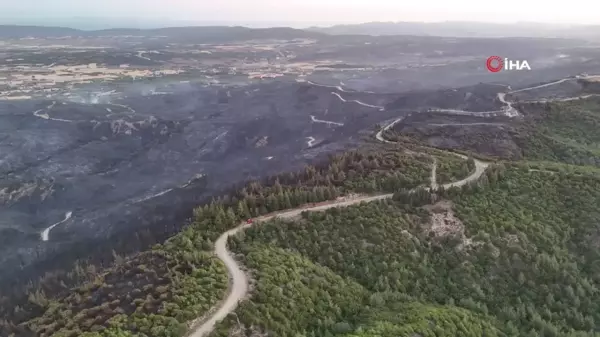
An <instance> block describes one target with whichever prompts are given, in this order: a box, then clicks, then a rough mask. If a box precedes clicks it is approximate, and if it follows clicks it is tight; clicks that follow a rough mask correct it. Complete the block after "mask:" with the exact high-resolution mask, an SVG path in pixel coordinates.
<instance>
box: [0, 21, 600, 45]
mask: <svg viewBox="0 0 600 337" xmlns="http://www.w3.org/2000/svg"><path fill="white" fill-rule="evenodd" d="M108 35H110V36H118V35H135V36H147V37H156V36H165V37H168V38H170V39H172V40H176V41H182V40H185V41H190V42H200V43H203V42H224V41H235V40H252V39H295V38H324V37H326V36H338V35H355V36H356V35H373V36H384V35H388V36H389V35H412V36H441V37H479V38H494V37H533V38H580V39H591V40H596V39H600V26H576V25H550V24H540V23H515V24H496V23H479V22H436V23H424V22H370V23H362V24H349V25H336V26H331V27H310V28H306V29H295V28H289V27H275V28H248V27H241V26H235V27H234V26H224V25H223V26H220V25H217V26H188V27H170V28H150V29H140V28H111V29H99V30H80V29H74V28H66V27H46V26H34V25H31V26H20V25H0V38H26V37H42V38H43V37H62V36H82V37H94V36H108Z"/></svg>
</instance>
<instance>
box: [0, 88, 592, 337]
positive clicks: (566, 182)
mask: <svg viewBox="0 0 600 337" xmlns="http://www.w3.org/2000/svg"><path fill="white" fill-rule="evenodd" d="M598 111H600V107H599V106H598V101H597V100H595V99H590V100H582V101H572V102H562V103H544V104H527V105H525V106H521V112H522V113H523V114H524V118H522V119H520V120H519V121H518V122H510V123H508V122H506V121H502V120H498V121H496V120H494V121H492V122H493V123H500V124H502V123H507V125H506V126H505V127H506V128H507V129H510V133H506V132H505V133H502V132H500V131H499V132H500V134H503V135H504V136H505V137H511V138H510V139H512V140H513V142H514V144H516V145H515V146H517V147H516V149H517V151H520V155H521V157H519V159H522V158H525V159H527V161H517V160H514V161H507V160H504V161H498V162H496V163H494V164H491V165H490V167H488V168H487V170H485V173H483V175H482V176H481V177H480V178H479V179H478V180H477V181H475V182H473V183H471V184H466V185H464V186H463V187H462V188H457V187H454V188H450V189H447V190H446V189H440V190H438V191H435V192H434V193H432V192H429V191H427V190H426V189H423V188H420V187H427V186H430V185H431V184H432V183H433V182H434V181H433V180H434V178H435V180H437V183H440V184H441V183H445V182H453V181H457V180H460V179H463V178H464V177H466V176H473V175H474V173H473V171H475V172H477V169H478V166H477V165H474V163H476V162H475V161H474V160H473V159H472V158H467V157H466V156H464V157H461V158H462V159H460V158H459V156H456V155H455V154H452V153H449V152H447V151H441V150H439V149H435V148H432V147H430V146H431V145H432V144H430V143H431V140H430V139H429V138H427V137H424V136H419V134H417V133H416V132H413V133H409V132H404V131H403V130H405V128H407V125H404V126H402V125H400V126H399V128H395V129H394V130H393V131H390V132H389V133H384V136H385V137H388V138H387V139H388V140H394V141H396V142H398V143H399V144H380V143H377V144H366V145H364V146H363V147H362V148H359V149H356V150H351V151H347V152H345V153H341V154H338V155H334V156H331V157H330V158H328V159H327V160H326V161H323V162H321V163H319V164H315V165H313V166H308V167H306V168H305V169H304V170H301V171H298V172H291V173H285V174H281V175H278V176H273V177H270V178H268V179H265V180H263V181H255V182H251V183H249V184H247V185H245V186H243V187H242V188H240V189H238V190H233V191H231V192H230V193H228V194H226V195H224V196H223V197H221V198H217V199H215V200H213V202H211V203H209V204H206V205H202V206H199V207H198V208H197V209H196V210H195V211H194V217H193V219H192V221H191V222H190V223H189V225H188V226H186V227H185V228H184V229H183V230H182V231H180V232H179V233H178V234H176V235H174V236H172V237H171V238H170V239H168V240H167V241H166V242H164V243H163V242H160V243H158V244H155V245H153V246H152V248H151V249H148V250H146V251H143V252H140V253H136V254H131V255H129V256H120V255H119V254H117V253H116V252H113V253H112V259H111V260H110V261H104V263H103V264H101V265H97V264H92V263H89V262H87V261H79V262H78V263H77V264H76V265H75V266H74V267H73V269H72V270H57V271H56V272H54V273H49V274H47V275H46V276H45V277H43V278H41V279H40V280H39V281H38V282H36V283H35V284H28V285H24V286H23V287H15V288H14V289H10V290H7V291H5V292H4V293H3V295H2V296H1V297H0V314H1V315H2V317H3V320H2V321H0V335H2V336H4V335H7V336H16V337H20V336H38V337H50V336H56V337H76V336H83V337H114V336H125V337H134V336H135V337H180V336H184V335H185V334H186V332H187V331H188V330H189V329H190V327H194V326H198V325H201V324H202V323H203V320H204V319H205V318H207V317H208V316H210V315H211V314H212V313H213V312H214V310H215V309H216V306H217V305H218V303H220V302H221V301H222V300H223V299H224V298H225V297H226V294H227V293H228V283H229V284H231V283H230V282H228V273H229V272H228V271H227V270H226V268H225V266H224V264H223V261H224V260H223V261H222V260H221V259H219V258H217V257H216V256H215V255H214V254H213V249H214V245H215V241H216V240H217V238H219V237H221V234H222V233H224V232H226V231H228V230H230V229H232V228H235V227H237V226H239V225H240V223H245V221H246V219H248V218H254V220H257V219H256V218H258V217H261V216H264V215H267V214H278V213H277V212H280V211H283V210H289V209H296V210H299V211H302V210H303V209H305V208H307V207H314V206H316V205H321V203H323V202H326V201H329V202H336V201H338V200H340V199H341V200H345V199H344V198H352V197H354V196H356V195H357V194H358V195H375V196H377V197H379V196H381V195H382V194H383V193H390V194H389V195H388V196H389V197H391V196H392V195H391V193H393V198H389V199H385V200H379V201H372V202H369V203H360V204H355V205H351V206H348V207H344V208H332V209H328V210H326V211H323V212H304V213H301V214H300V215H299V216H295V215H294V216H295V217H291V218H285V219H282V218H279V219H277V218H275V219H273V220H268V221H265V222H257V223H256V224H255V225H254V226H252V227H249V228H247V229H245V230H243V231H240V232H239V234H238V235H236V236H234V237H231V238H230V239H229V241H228V243H229V245H228V246H229V249H230V250H231V251H232V252H233V253H234V254H235V258H236V260H238V261H240V263H241V264H242V265H243V267H244V268H245V269H246V274H247V275H248V277H249V279H250V283H249V296H248V297H247V298H245V299H244V300H243V301H241V302H240V305H239V306H238V307H237V309H236V310H235V312H234V313H232V314H230V315H229V316H227V318H226V319H225V320H224V321H222V322H220V323H219V324H218V325H217V327H216V329H215V330H213V331H212V333H211V337H230V336H231V337H242V336H246V337H257V336H277V337H280V336H281V337H300V336H305V337H309V336H310V337H333V336H339V337H375V336H386V337H387V336H389V337H398V336H401V337H414V336H423V337H425V336H438V337H441V336H467V337H471V336H472V337H476V336H477V337H480V336H499V337H500V336H502V337H512V336H514V337H517V336H527V337H537V336H567V337H592V336H597V335H598V333H599V332H600V291H599V289H598V284H599V282H600V245H599V244H598V242H599V240H600V227H599V225H598V223H599V222H600V211H599V210H598V207H597V205H598V204H600V169H599V168H597V167H595V166H592V165H590V166H584V165H581V164H588V163H590V164H591V163H593V164H596V165H597V162H595V161H593V162H592V161H591V159H590V158H592V159H594V158H596V157H595V155H596V151H597V150H596V148H597V143H598V139H597V137H596V136H595V134H594V130H597V114H598ZM423 116H424V117H428V118H429V117H431V115H427V114H424V115H423ZM423 116H421V117H423ZM436 118H440V119H441V118H442V117H440V116H437V117H436ZM445 122H446V121H443V120H441V121H440V123H438V124H442V125H443V124H445ZM471 123H473V125H471V126H466V125H461V126H460V128H466V129H469V128H471V127H473V126H475V130H479V131H478V132H474V133H472V134H471V135H477V136H478V137H484V138H483V140H479V141H473V139H472V138H469V139H471V142H470V143H467V142H462V143H461V142H458V143H457V144H455V145H456V146H455V147H453V148H454V149H456V150H463V151H469V150H473V149H472V148H470V147H469V146H465V145H469V144H481V143H482V142H486V145H487V146H488V148H489V149H490V150H494V149H495V148H496V145H497V144H498V143H497V142H499V141H502V139H504V138H497V137H494V136H493V135H490V134H488V133H486V132H482V131H481V130H480V129H478V127H479V124H477V123H478V122H476V121H471ZM486 127H489V125H486ZM442 128H445V126H442ZM455 128H456V126H455ZM460 128H456V129H460ZM457 132H458V131H457ZM451 136H452V134H451ZM463 136H464V135H463ZM467 136H469V135H467ZM428 137H431V136H430V135H428ZM433 145H435V144H433ZM439 147H444V146H439ZM473 152H475V153H474V154H475V155H479V156H481V153H480V152H481V151H473ZM477 163H480V162H477ZM569 164H578V165H569ZM486 165H487V164H486ZM480 167H481V165H480V166H479V168H480ZM485 167H487V166H483V168H484V169H485ZM482 171H483V169H482V170H481V171H480V172H482ZM475 177H479V175H476V176H475ZM409 190H410V191H409ZM359 200H361V199H359ZM297 214H298V213H296V215H297ZM165 230H167V229H165ZM148 240H149V239H148V238H141V237H136V238H134V239H132V241H131V245H132V246H138V245H139V246H141V245H142V244H141V242H147V241H148ZM227 266H229V265H227Z"/></svg>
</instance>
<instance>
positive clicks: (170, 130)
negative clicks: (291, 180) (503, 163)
mask: <svg viewBox="0 0 600 337" xmlns="http://www.w3.org/2000/svg"><path fill="white" fill-rule="evenodd" d="M169 90H171V91H172V92H171V93H168V94H167V93H165V94H158V95H157V94H155V95H146V96H143V95H138V96H129V97H127V98H124V99H120V100H118V101H115V102H111V103H108V102H107V103H97V104H81V103H73V102H68V101H57V100H47V101H15V102H2V103H0V128H1V129H0V135H1V142H0V153H1V155H0V174H1V175H2V176H3V177H5V178H4V179H3V180H2V182H1V185H0V201H1V203H0V205H1V206H0V237H1V238H2V244H1V245H0V247H1V249H2V253H1V254H0V256H2V262H9V261H11V262H12V261H15V259H16V260H17V261H18V262H19V263H29V262H30V261H31V260H32V259H35V258H36V257H37V256H38V255H41V254H43V253H44V252H45V251H47V250H53V249H55V248H58V247H61V246H63V245H65V244H68V243H69V242H72V241H77V240H80V239H81V238H85V237H97V238H101V237H107V236H109V235H110V234H112V233H114V232H115V231H119V230H123V228H124V227H131V226H144V225H147V224H148V223H149V222H157V221H167V222H168V221H170V220H171V219H173V218H174V216H175V215H173V214H169V213H170V212H169V211H168V209H169V207H168V206H169V205H171V204H184V205H187V206H188V207H191V206H193V205H194V203H197V202H199V201H200V200H202V199H203V198H206V197H209V196H212V195H214V194H215V193H217V192H218V191H221V190H223V189H225V188H227V187H228V186H231V185H233V184H234V183H237V182H240V181H245V180H248V179H252V178H261V177H264V176H265V175H269V174H274V173H277V172H281V171H287V170H292V169H296V168H300V167H301V166H302V165H303V164H305V163H306V162H309V161H311V160H313V159H315V158H317V157H318V156H320V155H323V154H326V153H332V152H335V151H341V150H343V149H344V148H348V147H351V146H356V144H358V142H359V141H360V137H361V135H360V133H359V131H361V130H363V129H365V128H368V127H369V126H372V125H374V124H376V123H377V122H379V121H381V120H385V119H388V118H391V117H393V116H394V115H395V114H396V112H394V111H393V110H389V111H388V110H383V109H380V108H375V107H371V106H368V105H366V104H364V105H363V104H359V103H356V102H344V101H342V100H341V99H340V98H339V96H337V95H335V94H332V92H335V93H338V92H337V91H336V90H333V91H332V90H331V89H330V88H326V87H320V86H314V85H310V84H307V83H295V82H277V81H274V82H271V83H268V84H267V83H265V84H262V85H250V86H242V87H231V88H217V87H207V86H203V85H193V84H184V85H183V84H182V85H176V86H171V87H170V89H169ZM341 94H344V93H343V92H340V93H339V94H338V95H341ZM385 98H386V97H384V98H383V99H385ZM380 101H381V99H379V100H378V99H377V98H376V97H374V100H373V102H374V103H378V102H379V103H382V104H384V103H385V102H380ZM181 198H184V199H186V200H182V199H181ZM157 199H160V204H161V205H160V206H161V208H160V210H161V212H159V213H160V214H157V212H154V210H153V208H155V207H156V206H157V201H156V200H157ZM173 207H175V208H174V209H181V206H177V205H173ZM165 210H166V211H165ZM67 214H69V215H70V217H69V218H68V219H67V220H66V221H63V220H65V218H66V216H67ZM61 221H63V222H61ZM59 222H60V223H59ZM56 223H59V225H57V226H56V227H54V228H52V230H51V231H47V232H45V234H44V230H46V229H48V228H49V227H50V226H52V225H53V224H56ZM44 235H46V236H44ZM46 240H47V241H46ZM17 265H18V264H17Z"/></svg>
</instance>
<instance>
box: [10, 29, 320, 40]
mask: <svg viewBox="0 0 600 337" xmlns="http://www.w3.org/2000/svg"><path fill="white" fill-rule="evenodd" d="M63 36H80V37H99V36H145V37H167V38H175V39H177V40H185V41H194V42H196V43H209V42H227V41H244V40H253V39H282V40H291V39H303V38H304V39H306V38H319V37H321V36H323V34H321V33H318V32H309V31H304V30H300V29H293V28H286V27H281V28H246V27H226V26H202V27H170V28H157V29H130V28H121V29H104V30H79V29H72V28H64V27H42V26H16V25H0V38H16V39H19V38H28V37H37V38H48V37H50V38H52V37H63Z"/></svg>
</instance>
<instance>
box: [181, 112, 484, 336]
mask: <svg viewBox="0 0 600 337" xmlns="http://www.w3.org/2000/svg"><path fill="white" fill-rule="evenodd" d="M400 121H402V118H399V119H397V120H395V121H393V122H392V123H390V124H388V125H387V126H385V127H383V128H382V129H381V130H380V131H379V132H378V133H377V134H376V138H377V139H378V140H380V141H381V142H385V143H392V142H390V141H388V140H386V139H384V138H383V135H382V134H383V131H385V130H387V129H389V128H391V127H393V126H394V125H395V124H396V123H398V122H400ZM450 153H452V154H453V155H456V156H459V157H461V158H463V159H467V157H466V156H464V155H461V154H457V153H453V152H450ZM488 165H489V163H486V162H482V161H479V160H475V171H474V172H473V173H472V174H471V175H470V176H468V177H467V178H465V179H463V180H461V181H457V182H453V183H449V184H444V185H442V186H443V187H444V188H445V189H449V188H451V187H460V186H464V185H466V184H468V183H469V182H472V181H475V180H477V179H479V177H481V175H482V174H483V173H484V172H485V169H486V168H487V167H488ZM436 170H437V160H435V158H434V163H433V166H432V171H431V187H429V188H427V190H431V189H433V190H436V189H438V188H439V185H438V184H437V181H436ZM393 196H394V195H393V194H382V195H376V196H364V197H359V198H354V199H351V200H342V201H332V202H330V203H326V204H322V205H319V206H315V207H310V208H295V209H292V210H289V211H284V212H281V213H277V214H274V215H266V216H263V217H259V218H256V219H254V222H253V223H252V224H247V223H242V224H240V226H238V227H236V228H234V229H231V230H229V231H227V232H225V233H223V234H222V235H221V236H220V237H219V238H218V239H217V242H216V243H215V254H216V255H217V257H218V258H219V259H220V260H221V261H223V263H224V264H225V266H226V267H227V272H228V273H229V278H230V280H231V285H230V292H229V294H228V295H227V298H226V299H225V301H223V302H222V303H221V304H220V306H219V308H218V309H217V311H216V312H215V313H214V314H211V315H210V317H209V318H208V319H207V320H206V321H204V322H203V323H202V324H200V325H198V326H197V327H196V328H195V329H193V331H192V332H191V333H190V335H189V337H204V336H206V335H207V334H208V333H210V332H211V331H212V330H213V329H214V327H215V324H216V323H217V322H219V321H221V320H223V319H224V318H225V317H227V315H229V314H230V313H232V312H233V311H234V310H235V309H236V308H237V306H238V304H239V302H240V301H241V300H243V299H244V298H245V297H246V296H247V294H248V276H247V275H246V274H245V273H244V271H242V268H241V267H240V265H239V264H238V263H237V262H236V261H235V259H234V257H233V254H232V253H231V252H230V251H229V250H228V249H227V239H228V238H229V237H230V236H233V235H236V234H237V233H239V232H241V231H243V230H245V229H247V228H250V227H251V226H254V225H256V224H258V223H261V222H265V221H269V220H272V219H274V218H281V219H285V218H294V217H297V216H299V215H300V214H301V213H302V212H318V211H325V210H327V209H330V208H335V207H347V206H351V205H356V204H359V203H361V202H372V201H378V200H384V199H390V198H392V197H393Z"/></svg>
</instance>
